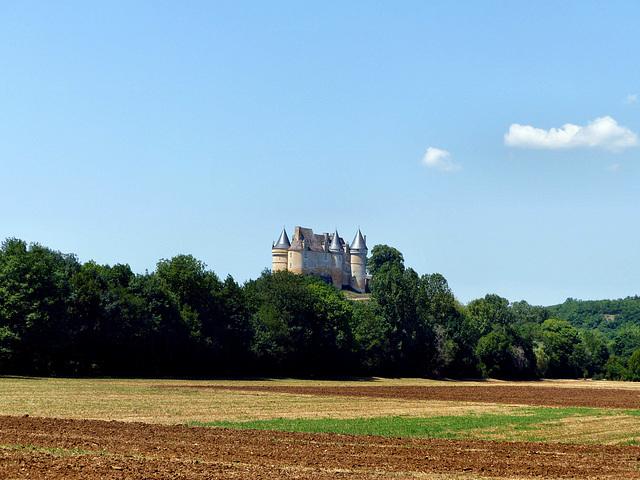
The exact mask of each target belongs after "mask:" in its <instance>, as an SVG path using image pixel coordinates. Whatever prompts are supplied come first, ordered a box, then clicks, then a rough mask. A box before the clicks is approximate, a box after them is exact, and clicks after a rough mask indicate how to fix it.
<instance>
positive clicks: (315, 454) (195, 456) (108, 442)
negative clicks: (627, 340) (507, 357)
mask: <svg viewBox="0 0 640 480" xmlns="http://www.w3.org/2000/svg"><path fill="white" fill-rule="evenodd" d="M181 388H183V387H181ZM221 388H223V389H227V390H229V389H232V388H231V387H229V386H224V387H221ZM239 388H240V389H242V390H261V391H264V390H266V391H278V392H283V391H286V392H289V393H298V394H299V393H304V394H314V395H332V396H340V395H349V396H353V395H355V396H374V397H380V396H383V397H391V398H398V399H402V398H409V399H412V400H415V399H424V400H434V399H437V400H456V401H472V402H494V403H509V404H529V405H579V406H597V407H610V408H638V404H639V403H640V402H639V400H638V398H637V397H638V393H635V392H632V391H627V390H622V389H593V388H590V389H583V388H556V387H550V386H540V387H537V386H531V385H530V384H528V385H522V386H519V385H515V386H514V385H511V386H506V387H505V386H502V385H490V386H489V385H488V386H471V387H470V386H461V387H456V386H439V387H433V388H431V387H385V386H379V387H376V386H358V387H343V388H340V389H334V388H331V387H275V388H268V387H259V388H257V387H255V386H249V387H239ZM621 399H622V400H624V401H621ZM399 475H400V476H401V477H403V478H404V476H406V477H417V478H460V477H464V478H510V479H513V478H522V479H530V478H611V479H613V478H616V479H617V478H640V446H616V445H584V444H559V443H527V442H496V441H482V440H441V439H408V438H387V437H372V436H358V435H337V434H305V433H285V432H273V431H254V430H232V429H222V428H205V427H187V426H181V425H174V426H166V425H150V424H142V423H123V422H107V421H97V420H60V419H48V418H34V417H26V416H25V417H15V416H14V417H0V478H3V479H4V478H8V479H11V478H38V479H80V478H82V479H98V478H116V479H133V478H153V479H159V478H162V479H165V478H172V479H223V478H224V479H226V478H242V479H257V478H262V479H270V478H298V479H334V478H350V479H363V478H397V477H398V476H399Z"/></svg>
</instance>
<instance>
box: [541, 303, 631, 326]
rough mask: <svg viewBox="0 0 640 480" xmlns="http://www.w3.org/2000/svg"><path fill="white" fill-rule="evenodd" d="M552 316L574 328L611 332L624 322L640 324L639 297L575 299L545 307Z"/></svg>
mask: <svg viewBox="0 0 640 480" xmlns="http://www.w3.org/2000/svg"><path fill="white" fill-rule="evenodd" d="M547 308H548V309H549V310H550V311H551V312H552V314H553V316H555V317H558V318H561V319H563V320H567V321H568V322H570V323H571V324H572V325H573V326H574V327H576V328H581V329H582V328H583V329H598V330H600V331H602V332H603V333H607V332H613V331H615V330H616V329H618V328H619V327H620V326H621V325H624V324H628V323H630V324H633V325H638V326H640V297H639V296H637V295H636V296H634V297H627V298H624V299H618V300H576V299H575V298H567V300H566V301H565V302H564V303H561V304H560V305H554V306H551V307H547Z"/></svg>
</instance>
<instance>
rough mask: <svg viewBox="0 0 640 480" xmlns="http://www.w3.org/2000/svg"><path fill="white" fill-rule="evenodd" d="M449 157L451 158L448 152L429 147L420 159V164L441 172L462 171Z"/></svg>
mask: <svg viewBox="0 0 640 480" xmlns="http://www.w3.org/2000/svg"><path fill="white" fill-rule="evenodd" d="M449 157H451V154H450V153H449V152H447V151H445V150H440V149H438V148H433V147H429V148H427V153H426V154H425V156H424V158H423V159H422V163H423V164H424V165H425V166H427V167H429V168H435V169H436V170H442V171H443V172H457V171H458V170H462V166H460V165H457V164H455V163H453V162H452V161H451V158H449Z"/></svg>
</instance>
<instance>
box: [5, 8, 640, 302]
mask: <svg viewBox="0 0 640 480" xmlns="http://www.w3.org/2000/svg"><path fill="white" fill-rule="evenodd" d="M345 3H346V2H315V3H312V2H284V1H282V2H204V1H203V2H194V1H191V2H190V1H184V2H160V1H154V2H145V1H139V2H116V1H112V2H71V1H70V2H38V1H35V2H10V1H3V2H1V4H0V6H1V8H0V42H1V44H2V48H1V49H0V168H1V171H0V172H1V173H0V237H2V238H7V237H17V238H21V239H23V240H26V241H28V242H39V243H41V244H43V245H46V246H48V247H51V248H53V249H55V250H60V251H62V252H65V253H75V254H77V255H78V257H79V259H80V261H82V262H86V261H88V260H95V261H96V262H98V263H101V264H111V265H113V264H115V263H128V264H129V265H131V267H132V269H133V270H134V271H135V272H138V273H143V272H144V271H145V270H149V271H153V270H154V269H155V265H156V262H157V261H158V260H160V259H161V258H170V257H172V256H174V255H177V254H180V253H189V254H193V255H194V256H195V257H196V258H198V259H200V260H202V261H204V262H205V263H206V264H207V265H208V267H209V268H210V269H212V270H214V271H215V272H216V273H217V274H218V275H219V276H220V277H222V278H224V277H226V276H227V274H231V275H232V276H233V277H234V278H235V279H236V280H237V281H239V282H244V281H246V280H248V279H251V278H256V277H258V276H259V275H260V272H261V271H262V270H263V269H264V268H270V266H271V249H270V247H271V243H272V242H273V241H274V240H276V239H277V237H278V236H279V234H280V231H281V230H282V227H283V226H286V227H287V231H288V232H289V234H290V235H291V234H292V233H293V229H294V227H295V225H301V226H305V227H309V228H312V229H314V231H316V232H318V233H321V232H333V230H334V229H335V228H337V229H338V232H339V233H340V235H342V236H343V237H344V238H345V240H347V241H351V240H352V238H353V236H354V234H355V232H356V230H357V228H358V227H360V228H361V230H362V232H363V233H364V234H365V235H367V243H368V245H369V248H372V247H373V246H374V245H376V244H388V245H391V246H394V247H395V248H397V249H399V250H400V251H401V252H403V254H404V256H405V260H406V264H407V265H408V266H410V267H412V268H414V269H415V270H416V271H417V272H418V273H419V274H425V273H433V272H438V273H441V274H442V275H444V276H445V278H447V280H448V281H449V285H450V286H451V288H452V290H453V292H454V294H455V295H456V296H457V298H458V299H459V300H460V301H461V302H463V303H467V302H469V301H470V300H473V299H474V298H479V297H482V296H484V295H485V294H487V293H496V294H498V295H501V296H503V297H506V298H508V299H509V300H511V301H517V300H522V299H524V300H527V301H528V302H529V303H532V304H541V305H551V304H556V303H561V302H563V301H564V300H565V299H566V298H567V297H574V298H582V299H602V298H619V297H625V296H627V295H635V294H640V275H639V274H638V272H640V253H639V252H640V250H639V248H638V246H639V245H638V244H639V242H638V239H639V238H640V220H639V219H638V205H639V203H640V193H639V191H640V189H639V188H638V185H639V183H640V182H639V180H640V165H639V153H640V146H639V143H640V141H639V140H638V133H639V132H640V116H639V114H640V100H639V97H638V95H639V94H640V62H638V58H639V57H640V42H639V41H638V40H639V38H638V33H637V19H638V18H640V4H639V3H637V2H615V3H614V2H611V3H610V4H608V3H603V2H559V3H558V2H535V3H531V2H529V3H524V2H518V3H516V2H354V3H346V4H345Z"/></svg>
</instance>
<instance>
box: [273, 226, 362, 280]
mask: <svg viewBox="0 0 640 480" xmlns="http://www.w3.org/2000/svg"><path fill="white" fill-rule="evenodd" d="M271 255H272V256H273V271H274V272H277V271H279V270H289V271H290V272H293V273H298V274H301V275H316V276H318V277H320V278H322V279H324V280H325V281H327V282H331V283H333V285H335V286H336V288H338V289H342V288H343V287H348V288H352V289H353V290H355V291H356V292H360V293H364V292H365V291H366V290H367V242H366V237H363V236H362V233H360V229H359V228H358V231H357V233H356V236H355V238H354V239H353V242H351V245H349V244H348V243H345V241H344V240H343V239H342V238H340V236H339V235H338V230H336V231H335V233H333V234H331V235H330V234H328V233H323V234H322V235H319V234H314V233H313V230H311V229H310V228H302V227H296V232H295V235H294V236H293V239H292V240H291V242H289V237H288V236H287V232H286V230H285V229H284V228H283V229H282V233H281V234H280V238H279V239H278V241H277V242H273V244H272V246H271Z"/></svg>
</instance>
